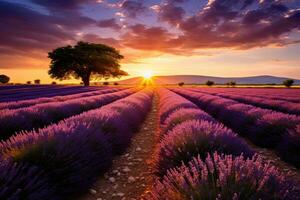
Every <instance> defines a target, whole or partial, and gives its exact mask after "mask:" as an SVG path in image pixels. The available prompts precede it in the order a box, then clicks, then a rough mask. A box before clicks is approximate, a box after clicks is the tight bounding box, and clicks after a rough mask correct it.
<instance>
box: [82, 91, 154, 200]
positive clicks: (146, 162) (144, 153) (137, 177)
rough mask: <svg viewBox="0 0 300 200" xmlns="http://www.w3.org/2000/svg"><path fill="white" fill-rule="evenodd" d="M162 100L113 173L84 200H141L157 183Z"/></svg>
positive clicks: (100, 181) (117, 161)
mask: <svg viewBox="0 0 300 200" xmlns="http://www.w3.org/2000/svg"><path fill="white" fill-rule="evenodd" d="M157 101H158V97H157V96H156V95H155V97H154V100H153V104H152V109H151V111H150V112H149V113H148V115H147V117H146V119H145V121H144V123H143V124H142V126H141V128H140V131H139V132H138V133H136V134H135V136H134V137H133V139H132V141H131V146H130V147H129V148H128V149H127V151H126V152H125V153H124V154H122V155H121V156H118V157H115V159H114V160H113V165H112V167H111V169H110V170H109V171H108V172H107V173H106V174H105V175H104V177H102V178H100V179H99V180H98V181H97V182H96V183H95V184H94V186H93V187H92V188H91V189H90V191H89V193H88V194H86V195H85V196H83V197H82V198H80V200H110V199H112V200H114V199H115V200H118V199H119V200H137V199H143V196H144V194H146V193H147V191H149V189H150V188H151V186H152V185H153V183H154V177H155V176H154V175H153V163H152V161H153V155H154V147H155V143H156V142H155V141H156V140H155V132H156V131H157V128H158V126H157V122H158V110H157Z"/></svg>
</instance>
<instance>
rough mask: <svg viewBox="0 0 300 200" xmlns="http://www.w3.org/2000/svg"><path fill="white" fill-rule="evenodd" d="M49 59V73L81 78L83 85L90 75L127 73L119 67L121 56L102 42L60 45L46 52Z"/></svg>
mask: <svg viewBox="0 0 300 200" xmlns="http://www.w3.org/2000/svg"><path fill="white" fill-rule="evenodd" d="M48 57H49V58H50V59H51V63H50V70H49V72H48V73H49V75H50V76H51V77H52V78H56V79H60V80H64V79H69V78H71V77H74V78H76V79H79V78H81V80H82V82H83V83H84V85H85V86H88V85H90V79H91V77H92V78H93V77H95V78H110V77H113V78H115V77H118V78H119V77H121V76H125V75H128V73H127V72H125V71H123V70H121V69H120V64H119V61H120V60H121V59H123V56H122V55H121V54H120V53H119V51H118V50H116V49H115V48H113V47H110V46H107V45H104V44H94V43H88V42H78V43H77V44H76V45H75V46H66V47H60V48H57V49H55V50H53V51H52V52H49V53H48Z"/></svg>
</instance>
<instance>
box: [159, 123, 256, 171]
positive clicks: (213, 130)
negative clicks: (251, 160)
mask: <svg viewBox="0 0 300 200" xmlns="http://www.w3.org/2000/svg"><path fill="white" fill-rule="evenodd" d="M215 151H217V152H219V153H225V154H231V155H233V156H239V155H241V154H243V155H244V156H245V157H251V156H252V155H253V152H252V150H251V149H250V148H249V147H248V145H247V144H246V143H245V142H243V140H242V139H240V138H239V137H238V136H237V135H236V134H234V133H233V132H232V131H230V130H229V129H227V128H225V127H224V126H223V125H221V124H219V123H216V122H208V121H204V120H202V121H199V120H190V121H185V122H183V123H181V124H179V125H177V126H175V127H174V128H173V130H172V131H169V132H168V133H167V134H166V135H165V136H164V137H163V139H162V141H161V143H160V144H159V145H158V147H157V153H156V173H157V175H159V176H160V177H162V176H163V175H164V174H165V173H166V171H167V170H168V169H171V168H174V167H176V166H179V165H181V163H182V162H183V163H187V162H189V161H190V160H191V159H192V157H194V156H197V155H200V157H201V158H205V156H206V155H207V154H208V153H209V154H212V153H213V152H215Z"/></svg>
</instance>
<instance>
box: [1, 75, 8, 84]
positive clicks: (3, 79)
mask: <svg viewBox="0 0 300 200" xmlns="http://www.w3.org/2000/svg"><path fill="white" fill-rule="evenodd" d="M9 79H10V78H9V77H8V76H6V75H4V74H1V75H0V83H3V84H5V83H8V82H9Z"/></svg>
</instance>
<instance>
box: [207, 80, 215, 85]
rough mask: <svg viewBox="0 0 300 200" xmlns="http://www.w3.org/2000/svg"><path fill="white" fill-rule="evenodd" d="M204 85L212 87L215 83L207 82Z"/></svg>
mask: <svg viewBox="0 0 300 200" xmlns="http://www.w3.org/2000/svg"><path fill="white" fill-rule="evenodd" d="M205 84H206V85H207V86H212V85H214V84H215V82H213V81H210V80H208V81H206V83H205Z"/></svg>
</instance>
